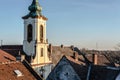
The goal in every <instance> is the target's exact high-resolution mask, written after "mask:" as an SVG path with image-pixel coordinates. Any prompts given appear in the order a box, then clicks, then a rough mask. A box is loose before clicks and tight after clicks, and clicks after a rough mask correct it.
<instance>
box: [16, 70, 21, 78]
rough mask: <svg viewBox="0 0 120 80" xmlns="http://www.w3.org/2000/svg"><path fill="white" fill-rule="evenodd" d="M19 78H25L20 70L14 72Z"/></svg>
mask: <svg viewBox="0 0 120 80" xmlns="http://www.w3.org/2000/svg"><path fill="white" fill-rule="evenodd" d="M14 72H15V74H16V75H17V77H20V76H23V74H22V72H21V71H20V70H14Z"/></svg>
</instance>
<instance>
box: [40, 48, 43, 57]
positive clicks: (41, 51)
mask: <svg viewBox="0 0 120 80" xmlns="http://www.w3.org/2000/svg"><path fill="white" fill-rule="evenodd" d="M40 56H41V57H43V48H41V55H40Z"/></svg>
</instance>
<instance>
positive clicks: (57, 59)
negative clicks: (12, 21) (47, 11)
mask: <svg viewBox="0 0 120 80" xmlns="http://www.w3.org/2000/svg"><path fill="white" fill-rule="evenodd" d="M28 10H29V13H28V14H27V15H25V16H23V17H22V19H23V21H24V26H23V27H24V40H23V45H1V46H0V49H1V50H3V51H5V52H6V53H8V54H10V55H12V56H14V57H15V58H16V60H17V61H20V62H22V63H23V64H24V62H25V63H27V64H28V65H27V66H29V68H30V69H31V70H32V69H33V70H32V71H33V72H34V71H35V72H36V73H37V74H36V73H35V74H36V75H37V76H39V77H40V78H42V79H47V80H119V79H116V77H119V76H120V68H119V67H117V66H116V64H117V63H118V62H120V60H117V63H116V59H115V58H114V57H118V55H117V54H118V53H119V52H109V53H108V52H107V53H108V54H107V53H106V52H102V51H101V52H99V51H88V52H87V51H86V52H83V51H82V50H79V49H78V48H77V47H74V46H73V45H71V46H64V45H60V46H52V44H49V43H48V40H47V38H46V33H47V32H46V28H47V26H46V21H47V20H48V18H46V17H45V16H44V15H43V14H42V7H41V6H40V4H39V1H38V0H33V1H32V3H31V5H30V6H29V7H28ZM89 52H91V53H89ZM111 53H112V54H111ZM113 54H116V55H115V56H113ZM3 57H4V56H3ZM8 59H9V58H7V60H8ZM9 60H10V59H9ZM118 66H120V65H118ZM103 74H104V75H103ZM38 80H41V79H38Z"/></svg>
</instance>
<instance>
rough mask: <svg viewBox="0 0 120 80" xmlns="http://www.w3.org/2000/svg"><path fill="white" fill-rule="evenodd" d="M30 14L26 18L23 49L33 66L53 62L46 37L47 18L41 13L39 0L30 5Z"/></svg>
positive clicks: (34, 0)
mask: <svg viewBox="0 0 120 80" xmlns="http://www.w3.org/2000/svg"><path fill="white" fill-rule="evenodd" d="M28 9H29V11H30V12H29V14H28V15H26V16H24V17H22V18H23V20H24V41H23V50H24V52H25V54H26V56H27V58H26V59H27V60H28V61H29V62H30V64H31V65H32V67H33V68H36V67H41V66H45V65H46V64H49V63H51V61H50V59H49V56H48V53H47V52H48V48H47V47H48V42H47V39H46V21H47V18H46V17H44V16H43V15H42V14H41V11H42V7H41V6H40V5H39V2H38V0H33V2H32V4H31V5H30V6H29V8H28Z"/></svg>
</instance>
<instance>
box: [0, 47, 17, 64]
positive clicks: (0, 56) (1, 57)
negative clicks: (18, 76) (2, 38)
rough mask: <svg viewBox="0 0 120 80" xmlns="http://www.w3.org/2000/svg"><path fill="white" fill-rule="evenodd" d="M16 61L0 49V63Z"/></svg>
mask: <svg viewBox="0 0 120 80" xmlns="http://www.w3.org/2000/svg"><path fill="white" fill-rule="evenodd" d="M11 61H16V58H15V57H13V56H11V55H10V54H8V53H7V52H5V51H3V50H1V49H0V63H4V62H11Z"/></svg>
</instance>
